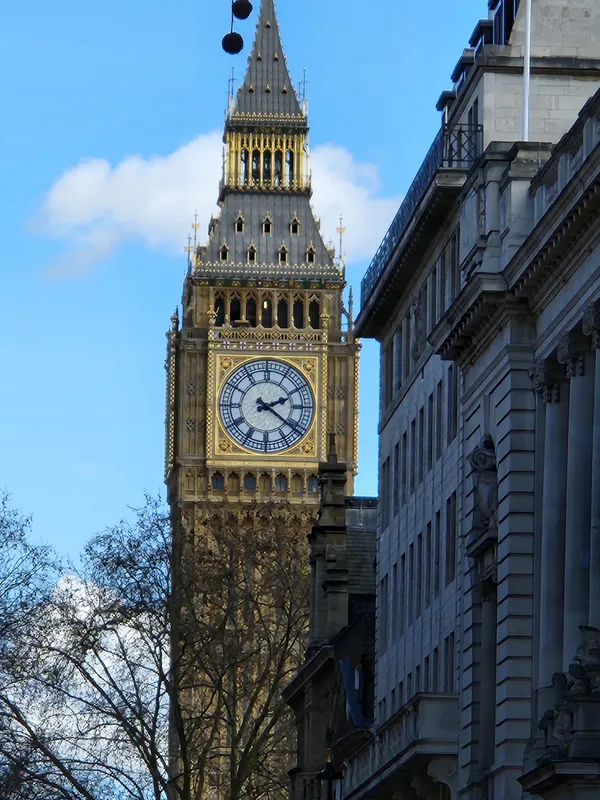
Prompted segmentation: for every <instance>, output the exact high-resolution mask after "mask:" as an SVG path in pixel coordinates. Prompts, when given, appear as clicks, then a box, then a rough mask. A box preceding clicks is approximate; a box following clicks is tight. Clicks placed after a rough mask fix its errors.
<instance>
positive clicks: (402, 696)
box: [398, 681, 404, 708]
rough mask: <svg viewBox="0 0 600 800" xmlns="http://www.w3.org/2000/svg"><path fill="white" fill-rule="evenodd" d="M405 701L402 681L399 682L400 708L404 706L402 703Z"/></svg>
mask: <svg viewBox="0 0 600 800" xmlns="http://www.w3.org/2000/svg"><path fill="white" fill-rule="evenodd" d="M403 703H404V681H400V683H399V684H398V708H402V704H403Z"/></svg>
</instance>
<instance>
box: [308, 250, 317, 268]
mask: <svg viewBox="0 0 600 800" xmlns="http://www.w3.org/2000/svg"><path fill="white" fill-rule="evenodd" d="M316 257H317V254H316V252H315V248H314V247H309V248H308V250H307V251H306V263H307V264H314V263H315V260H316Z"/></svg>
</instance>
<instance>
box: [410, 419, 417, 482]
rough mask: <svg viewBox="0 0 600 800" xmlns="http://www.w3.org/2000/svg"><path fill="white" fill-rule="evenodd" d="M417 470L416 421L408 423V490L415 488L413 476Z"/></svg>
mask: <svg viewBox="0 0 600 800" xmlns="http://www.w3.org/2000/svg"><path fill="white" fill-rule="evenodd" d="M416 472H417V421H416V420H415V419H413V421H412V422H411V423H410V491H411V494H412V493H413V492H414V490H415V477H416Z"/></svg>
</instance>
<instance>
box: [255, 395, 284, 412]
mask: <svg viewBox="0 0 600 800" xmlns="http://www.w3.org/2000/svg"><path fill="white" fill-rule="evenodd" d="M288 400H289V397H280V398H279V400H274V401H273V402H272V403H265V401H264V400H263V399H262V397H259V398H258V400H257V401H256V404H257V405H259V406H263V407H264V408H274V407H275V406H283V405H285V404H286V403H287V401H288ZM259 410H261V409H259Z"/></svg>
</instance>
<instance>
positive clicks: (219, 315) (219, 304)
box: [214, 297, 225, 328]
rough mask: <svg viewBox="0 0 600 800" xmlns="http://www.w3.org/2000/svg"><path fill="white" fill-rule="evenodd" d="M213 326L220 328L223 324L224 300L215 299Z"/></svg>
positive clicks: (221, 298)
mask: <svg viewBox="0 0 600 800" xmlns="http://www.w3.org/2000/svg"><path fill="white" fill-rule="evenodd" d="M214 309H215V326H216V327H217V328H221V327H222V326H223V325H224V324H225V299H224V298H223V297H215V305H214Z"/></svg>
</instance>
